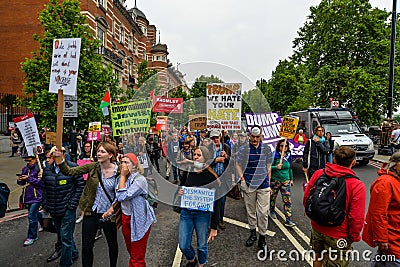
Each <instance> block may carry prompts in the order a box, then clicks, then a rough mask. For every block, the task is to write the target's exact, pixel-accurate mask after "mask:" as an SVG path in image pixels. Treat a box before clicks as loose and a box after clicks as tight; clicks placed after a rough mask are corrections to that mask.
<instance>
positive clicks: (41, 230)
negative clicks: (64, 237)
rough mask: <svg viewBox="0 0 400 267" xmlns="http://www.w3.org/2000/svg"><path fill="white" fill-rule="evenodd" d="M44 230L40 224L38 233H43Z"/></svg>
mask: <svg viewBox="0 0 400 267" xmlns="http://www.w3.org/2000/svg"><path fill="white" fill-rule="evenodd" d="M43 230H44V229H43V227H42V226H41V225H40V224H39V227H38V231H39V232H43Z"/></svg>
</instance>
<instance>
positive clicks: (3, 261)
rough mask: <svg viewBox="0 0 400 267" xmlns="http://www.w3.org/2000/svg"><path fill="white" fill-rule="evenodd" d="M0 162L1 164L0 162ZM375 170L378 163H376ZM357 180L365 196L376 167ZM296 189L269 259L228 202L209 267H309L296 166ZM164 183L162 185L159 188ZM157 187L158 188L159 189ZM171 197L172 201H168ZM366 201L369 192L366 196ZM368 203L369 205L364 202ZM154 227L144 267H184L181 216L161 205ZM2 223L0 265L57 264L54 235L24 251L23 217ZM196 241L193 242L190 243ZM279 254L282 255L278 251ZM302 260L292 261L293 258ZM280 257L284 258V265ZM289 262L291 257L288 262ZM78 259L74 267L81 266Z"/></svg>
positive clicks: (102, 244) (273, 225) (239, 210)
mask: <svg viewBox="0 0 400 267" xmlns="http://www.w3.org/2000/svg"><path fill="white" fill-rule="evenodd" d="M0 162H1V159H0ZM376 165H377V164H376ZM354 170H355V172H356V173H357V176H358V177H359V178H360V179H361V180H362V181H363V182H364V183H365V184H366V187H367V192H368V191H369V186H370V184H371V182H372V181H373V180H374V179H375V178H376V171H377V167H376V166H374V163H372V165H371V164H370V165H367V166H363V167H358V166H356V167H355V169H354ZM294 174H295V185H294V187H293V191H292V198H293V221H294V222H295V223H296V225H297V227H295V228H293V229H287V228H286V227H285V226H284V224H283V223H284V219H283V218H282V217H283V214H282V217H281V216H279V215H280V214H279V212H278V219H277V220H270V222H269V227H268V229H269V231H270V235H271V236H269V237H268V238H267V244H268V247H269V250H275V252H274V253H273V254H272V259H269V258H268V259H265V260H262V259H259V258H257V252H258V251H257V249H256V246H254V247H251V248H247V247H245V245H244V244H245V241H246V239H247V238H248V235H249V230H248V229H247V219H246V211H245V207H244V203H243V201H241V200H239V201H237V200H232V199H227V203H226V211H225V217H226V219H225V221H226V224H227V227H226V229H225V230H219V231H218V237H217V239H216V240H215V241H213V242H212V243H210V246H209V263H208V266H244V265H248V266H267V265H268V266H310V264H309V262H308V261H306V260H301V253H300V252H302V251H304V250H308V249H309V246H308V244H309V237H310V231H311V227H310V223H309V220H308V218H307V217H306V216H305V215H304V212H303V210H304V209H303V206H302V196H303V191H302V182H303V181H304V177H303V175H302V173H301V170H300V166H299V165H295V167H294ZM164 186H165V184H164V183H162V185H161V187H164ZM159 187H160V185H159ZM171 198H172V196H171ZM279 198H280V196H278V204H277V207H278V208H279V209H280V210H282V202H281V200H280V199H279ZM368 202H369V192H368ZM368 202H367V203H368ZM156 215H157V220H158V222H157V223H156V224H154V225H153V227H152V230H151V234H150V238H149V244H148V248H147V255H146V261H147V265H148V266H184V265H185V264H186V260H185V259H184V257H182V255H181V253H180V251H179V249H177V247H178V224H179V215H178V214H177V213H175V212H173V211H172V208H171V206H169V205H165V204H160V205H159V208H158V209H157V211H156ZM6 219H7V220H8V221H7V220H4V218H3V219H0V240H1V242H0V266H28V265H30V266H32V265H33V266H57V261H56V262H53V263H49V264H48V263H46V258H47V257H48V256H49V255H50V254H51V253H52V252H53V247H54V243H55V241H56V236H55V234H52V233H48V232H42V233H39V240H38V241H37V242H36V243H35V244H34V245H32V246H29V247H23V246H22V243H23V241H24V239H25V238H26V232H27V225H28V222H27V217H26V215H24V211H18V212H13V213H10V214H8V215H7V217H6ZM194 240H195V239H194ZM75 241H76V243H77V246H78V248H79V250H80V248H81V224H77V225H76V230H75ZM353 247H354V249H355V250H357V251H358V252H359V255H360V258H361V261H358V262H352V263H351V265H350V266H365V264H368V265H369V263H367V262H366V261H365V260H362V258H363V257H362V252H364V251H367V250H371V251H373V250H372V249H371V248H369V247H368V246H367V245H366V244H365V243H364V242H359V243H357V244H354V246H353ZM279 250H281V251H283V252H280V253H281V254H280V256H279V255H278V253H277V252H278V251H279ZM94 253H95V265H94V266H104V265H105V266H107V265H108V256H107V254H108V252H107V245H106V240H105V238H104V237H103V238H101V239H100V240H98V241H96V243H95V249H94ZM298 255H299V257H300V260H299V259H296V256H298ZM282 258H287V260H283V259H282ZM290 258H293V260H291V259H290ZM128 260H129V256H128V253H127V252H126V249H125V245H124V242H123V237H122V234H121V233H119V258H118V266H127V265H128ZM80 265H81V264H80V260H78V261H77V262H76V263H75V264H74V266H80Z"/></svg>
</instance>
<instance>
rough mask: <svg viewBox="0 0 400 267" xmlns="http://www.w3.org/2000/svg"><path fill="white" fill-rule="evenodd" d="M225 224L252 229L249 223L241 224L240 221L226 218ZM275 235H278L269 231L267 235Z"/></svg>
mask: <svg viewBox="0 0 400 267" xmlns="http://www.w3.org/2000/svg"><path fill="white" fill-rule="evenodd" d="M224 222H227V223H230V224H233V225H236V226H239V227H242V228H246V229H250V227H249V225H248V224H247V223H244V222H240V221H237V220H234V219H231V218H227V217H224ZM256 230H257V231H258V228H256ZM275 234H276V233H275V232H273V231H270V230H267V235H269V236H275Z"/></svg>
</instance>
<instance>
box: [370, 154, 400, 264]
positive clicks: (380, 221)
mask: <svg viewBox="0 0 400 267" xmlns="http://www.w3.org/2000/svg"><path fill="white" fill-rule="evenodd" d="M378 175H379V177H378V178H377V179H376V180H375V181H374V182H373V183H372V185H371V190H370V192H371V200H370V202H369V207H368V213H367V217H366V219H365V221H366V225H365V229H364V231H363V236H362V238H363V240H364V241H365V242H366V243H367V244H368V245H370V246H371V247H376V246H377V247H378V254H379V256H376V261H385V260H387V262H386V265H385V266H400V178H399V175H400V153H399V152H397V153H394V154H393V155H392V156H391V157H390V159H389V163H388V164H387V165H386V166H384V167H382V169H380V170H379V171H378ZM382 254H384V256H383V257H382ZM386 255H394V256H395V258H396V261H394V259H393V258H391V259H389V257H386ZM382 266H383V265H382Z"/></svg>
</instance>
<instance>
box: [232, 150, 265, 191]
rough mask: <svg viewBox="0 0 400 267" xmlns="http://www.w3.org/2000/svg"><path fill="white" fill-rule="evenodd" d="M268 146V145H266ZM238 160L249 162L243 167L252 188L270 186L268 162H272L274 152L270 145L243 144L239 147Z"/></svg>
mask: <svg viewBox="0 0 400 267" xmlns="http://www.w3.org/2000/svg"><path fill="white" fill-rule="evenodd" d="M264 146H266V147H264ZM236 161H237V162H242V163H247V166H246V164H244V165H243V164H242V166H246V168H245V169H243V177H244V180H245V182H246V184H247V185H248V186H249V187H250V189H253V190H254V189H264V188H269V179H268V169H267V164H271V161H272V153H271V150H270V148H269V147H268V145H266V144H263V143H260V145H259V146H258V147H257V148H256V147H254V146H253V145H251V144H249V145H243V146H241V147H240V148H239V151H238V155H237V159H236Z"/></svg>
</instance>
